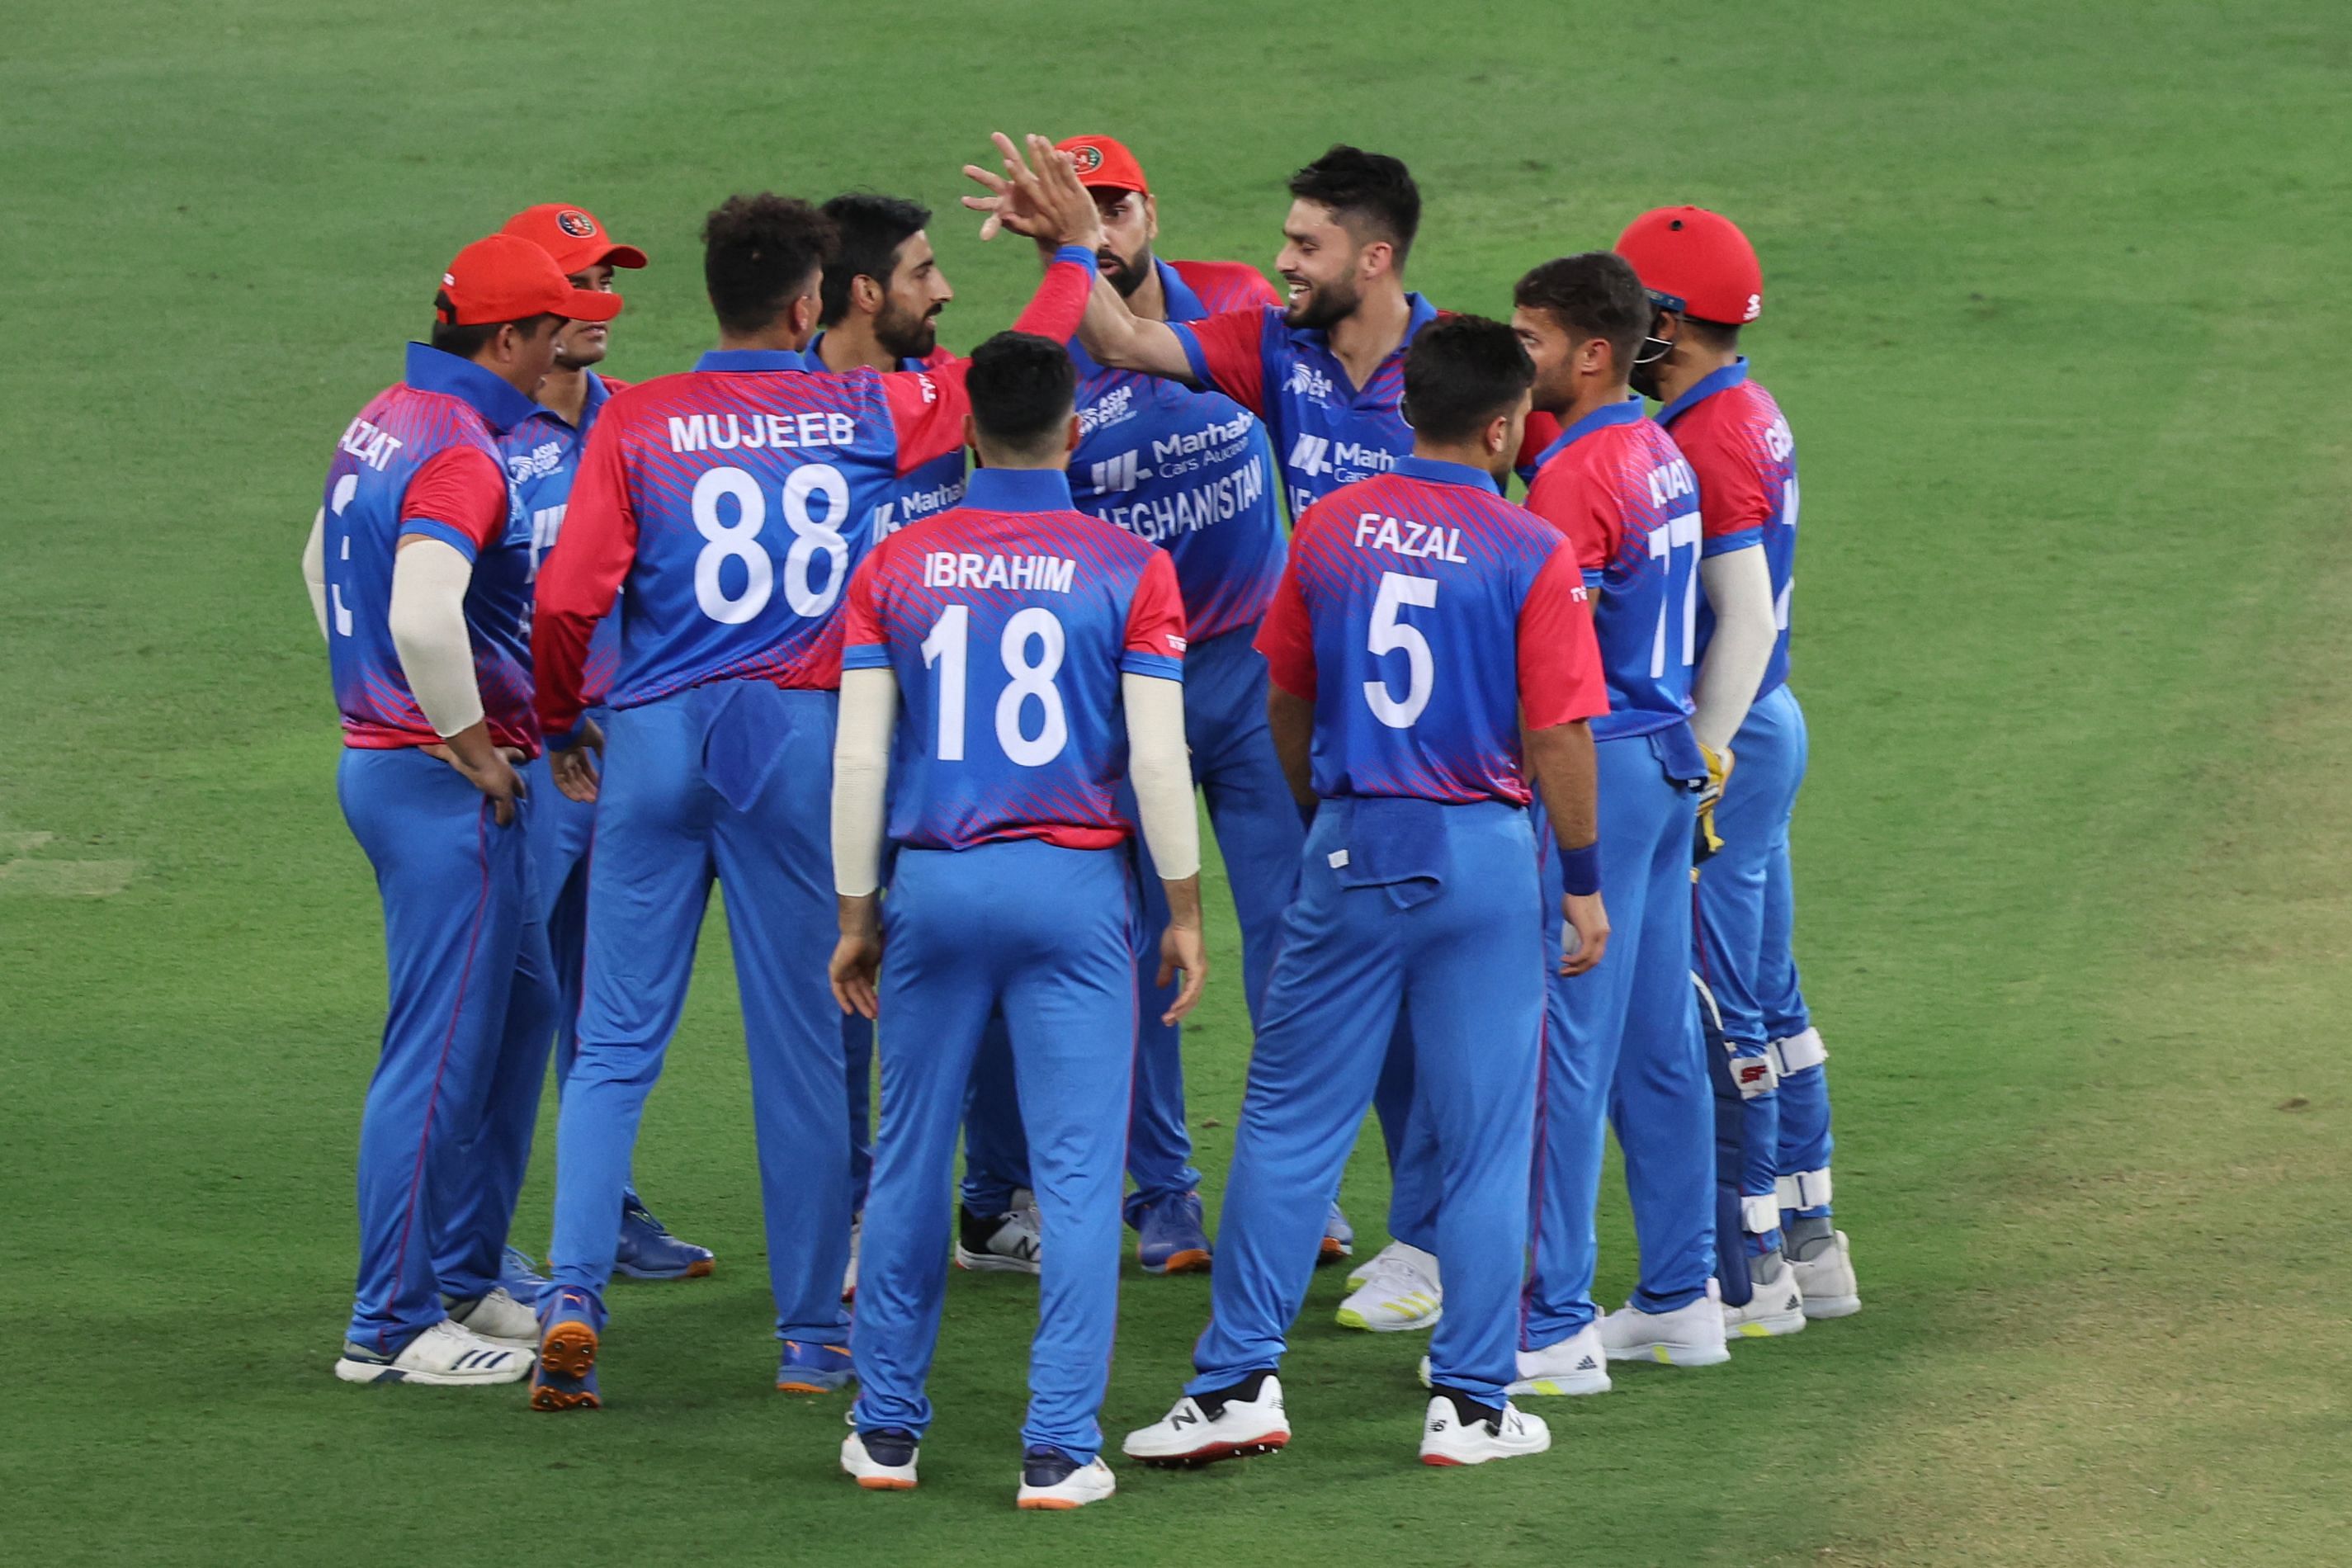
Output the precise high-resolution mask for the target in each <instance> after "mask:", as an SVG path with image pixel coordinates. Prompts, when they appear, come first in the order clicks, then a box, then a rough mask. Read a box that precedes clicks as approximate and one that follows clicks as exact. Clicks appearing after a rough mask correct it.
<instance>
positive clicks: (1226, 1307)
mask: <svg viewBox="0 0 2352 1568" xmlns="http://www.w3.org/2000/svg"><path fill="white" fill-rule="evenodd" d="M1299 864H1300V871H1299V879H1298V896H1297V900H1296V901H1295V902H1293V903H1292V905H1291V906H1290V909H1289V910H1288V911H1287V913H1286V915H1285V916H1284V918H1283V937H1282V944H1281V946H1280V948H1279V950H1278V951H1277V952H1276V957H1275V964H1274V973H1273V975H1272V977H1271V978H1270V980H1269V981H1268V983H1267V986H1266V995H1265V1010H1264V1016H1263V1020H1262V1023H1261V1026H1260V1027H1259V1030H1258V1037H1257V1047H1256V1049H1255V1051H1254V1052H1253V1053H1252V1054H1251V1057H1250V1065H1249V1080H1248V1087H1247V1089H1245V1090H1244V1095H1243V1100H1242V1112H1241V1120H1240V1123H1239V1126H1238V1128H1237V1129H1236V1131H1235V1133H1234V1159H1233V1167H1232V1170H1231V1171H1230V1173H1228V1175H1227V1177H1226V1183H1225V1197H1224V1207H1223V1213H1222V1215H1220V1217H1219V1222H1218V1233H1217V1267H1216V1268H1215V1270H1214V1272H1213V1274H1212V1276H1211V1283H1210V1300H1211V1302H1212V1307H1213V1314H1212V1317H1211V1319H1210V1322H1209V1327H1208V1329H1207V1331H1205V1332H1204V1333H1203V1334H1202V1336H1201V1339H1200V1342H1198V1343H1197V1344H1196V1345H1195V1346H1194V1347H1193V1351H1192V1365H1193V1367H1194V1369H1195V1370H1196V1372H1197V1373H1198V1375H1197V1376H1196V1377H1194V1378H1193V1380H1192V1383H1191V1384H1190V1385H1189V1387H1190V1389H1191V1391H1192V1393H1195V1394H1202V1393H1207V1392H1211V1391H1213V1390H1215V1389H1219V1388H1223V1387H1226V1386H1228V1385H1230V1384H1234V1383H1237V1382H1239V1381H1240V1380H1241V1379H1242V1378H1244V1377H1245V1376H1247V1375H1248V1374H1249V1373H1254V1372H1263V1371H1272V1370H1274V1369H1275V1368H1276V1367H1277V1366H1278V1365H1279V1363H1280V1362H1281V1360H1282V1354H1283V1351H1284V1349H1285V1347H1286V1336H1287V1334H1288V1332H1289V1329H1290V1325H1291V1323H1292V1321H1294V1320H1295V1319H1296V1318H1297V1315H1298V1310H1299V1307H1300V1305H1301V1303H1302V1302H1304V1301H1305V1300H1306V1298H1307V1283H1308V1280H1309V1279H1310V1278H1311V1276H1312V1275H1313V1272H1314V1268H1315V1258H1316V1251H1317V1243H1318V1239H1319V1238H1320V1237H1321V1236H1322V1234H1323V1219H1324V1215H1325V1212H1326V1210H1327V1209H1328V1207H1329V1206H1330V1203H1331V1200H1332V1198H1333V1197H1334V1196H1335V1195H1336V1194H1338V1192H1339V1175H1340V1173H1341V1171H1342V1170H1343V1169H1344V1168H1345V1167H1346V1164H1347V1162H1348V1153H1349V1150H1350V1149H1351V1148H1352V1147H1353V1146H1354V1144H1355V1142H1356V1134H1357V1131H1358V1130H1359V1129H1360V1127H1361V1126H1362V1124H1363V1119H1364V1112H1365V1110H1367V1109H1368V1108H1369V1107H1370V1104H1371V1102H1372V1095H1373V1089H1374V1087H1375V1085H1376V1084H1377V1083H1378V1081H1379V1079H1380V1077H1381V1070H1382V1068H1383V1066H1384V1064H1385V1062H1386V1059H1387V1058H1388V1055H1389V1047H1390V1042H1391V1038H1392V1037H1395V1038H1400V1039H1403V1040H1408V1041H1410V1043H1411V1046H1412V1050H1413V1053H1414V1058H1415V1073H1414V1078H1415V1082H1416V1093H1417V1095H1418V1098H1419V1102H1420V1106H1421V1110H1420V1111H1419V1112H1418V1114H1423V1115H1425V1116H1426V1117H1427V1119H1428V1123H1429V1126H1430V1128H1431V1130H1432V1132H1433V1137H1434V1151H1433V1156H1434V1157H1433V1162H1432V1163H1433V1167H1434V1168H1435V1170H1436V1171H1437V1173H1438V1182H1439V1184H1440V1189H1441V1196H1440V1198H1439V1201H1438V1204H1437V1211H1436V1213H1437V1217H1436V1224H1435V1227H1434V1229H1435V1237H1434V1239H1435V1241H1436V1248H1435V1250H1436V1253H1437V1257H1438V1262H1439V1267H1440V1268H1441V1269H1442V1270H1443V1271H1444V1279H1445V1315H1444V1318H1443V1319H1442V1320H1441V1321H1439V1323H1438V1326H1437V1328H1436V1330H1435V1331H1434V1332H1433V1334H1432V1336H1431V1338H1430V1344H1429V1353H1430V1362H1431V1369H1432V1370H1431V1375H1432V1377H1433V1380H1434V1381H1435V1382H1436V1383H1438V1384H1442V1385H1444V1386H1445V1387H1448V1388H1454V1389H1458V1390H1460V1391H1461V1392H1463V1393H1465V1394H1469V1395H1471V1396H1472V1397H1474V1398H1477V1399H1481V1400H1487V1401H1496V1400H1499V1399H1501V1398H1502V1394H1503V1390H1504V1388H1505V1387H1506V1386H1507V1384H1509V1383H1510V1382H1511V1380H1512V1378H1513V1377H1514V1376H1515V1375H1517V1368H1516V1365H1515V1357H1514V1353H1513V1352H1514V1350H1515V1348H1516V1343H1515V1342H1516V1330H1517V1304H1518V1296H1519V1285H1520V1279H1521V1276H1522V1260H1523V1258H1525V1256H1526V1250H1527V1236H1528V1179H1527V1177H1528V1161H1529V1159H1530V1157H1531V1154H1532V1151H1533V1142H1534V1132H1535V1100H1536V1089H1537V1069H1538V1060H1539V1057H1540V1041H1541V1035H1542V1027H1543V996H1544V984H1543V945H1542V942H1543V939H1542V931H1543V920H1542V915H1541V911H1540V910H1539V908H1538V905H1539V903H1540V899H1541V895H1540V894H1539V893H1538V866H1537V858H1536V842H1535V837H1534V834H1533V832H1532V831H1531V829H1530V826H1529V822H1528V814H1527V813H1526V812H1524V811H1522V810H1520V809H1519V808H1518V807H1517V806H1512V805H1505V804H1503V803H1501V802H1499V801H1493V802H1485V803H1481V804H1478V805H1450V806H1448V805H1435V804H1433V803H1431V802H1427V801H1415V800H1370V799H1360V800H1352V799H1339V800H1327V801H1325V802H1324V803H1323V805H1322V807H1321V809H1320V810H1319V811H1318V813H1317V815H1316V818H1315V822H1314V825H1313V826H1311V827H1310V828H1309V829H1308V830H1307V845H1306V853H1305V854H1304V855H1303V856H1302V857H1301V859H1300V862H1299ZM1400 1019H1405V1020H1409V1027H1408V1028H1406V1029H1404V1030H1402V1031H1400V1030H1399V1028H1398V1025H1399V1021H1400ZM1048 1255H1049V1256H1050V1248H1049V1249H1048Z"/></svg>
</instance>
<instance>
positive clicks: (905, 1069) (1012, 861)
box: [850, 839, 1135, 1464]
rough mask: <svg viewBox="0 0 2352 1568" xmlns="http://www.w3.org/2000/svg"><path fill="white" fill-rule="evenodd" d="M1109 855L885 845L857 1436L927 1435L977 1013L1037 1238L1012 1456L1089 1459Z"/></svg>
mask: <svg viewBox="0 0 2352 1568" xmlns="http://www.w3.org/2000/svg"><path fill="white" fill-rule="evenodd" d="M1130 865H1131V862H1130V860H1129V857H1128V855H1127V852H1126V851H1125V850H1123V849H1063V848H1057V847H1055V846H1053V845H1050V844H1046V843H1044V842H1043V841H1041V840H1036V839H1017V840H1012V841H1008V842H1002V843H992V844H982V845H978V846H976V847H972V848H970V849H962V850H941V849H903V848H902V849H901V850H900V851H899V852H898V864H897V866H896V868H894V869H893V871H892V873H891V880H890V892H889V896H888V897H887V899H885V900H883V945H882V979H881V995H880V1003H881V1005H880V1011H881V1018H880V1020H879V1033H880V1041H879V1047H880V1050H881V1055H882V1125H881V1131H880V1132H879V1134H878V1135H877V1138H876V1140H875V1148H874V1180H873V1188H872V1191H871V1192H870V1193H869V1194H867V1197H866V1244H865V1252H864V1255H863V1257H862V1258H861V1259H860V1261H859V1265H858V1282H857V1321H856V1327H855V1329H854V1330H853V1331H852V1333H851V1338H850V1350H851V1353H852V1354H853V1355H854V1356H855V1357H856V1363H857V1381H858V1385H859V1389H860V1393H859V1395H858V1399H857V1405H856V1409H855V1411H854V1412H853V1413H852V1414H853V1418H854V1419H855V1421H856V1425H857V1426H858V1428H859V1429H860V1430H861V1431H867V1432H871V1431H876V1430H878V1429H880V1428H882V1427H886V1426H898V1427H903V1428H905V1429H906V1430H908V1431H909V1432H913V1433H915V1434H917V1435H918V1436H919V1435H920V1434H921V1433H922V1432H923V1431H924V1429H925V1428H926V1427H928V1426H929V1425H930V1420H931V1402H930V1400H929V1397H928V1396H927V1395H926V1394H925V1393H924V1386H923V1385H924V1383H925V1381H926V1379H927V1378H928V1377H929V1374H930V1368H931V1356H932V1352H933V1351H934V1349H935V1348H936V1346H937V1343H938V1340H939V1331H940V1309H941V1307H942V1305H943V1304H944V1301H945V1299H946V1293H947V1268H948V1245H949V1236H950V1230H949V1219H950V1211H949V1206H948V1205H947V1203H946V1201H945V1200H946V1198H947V1196H948V1194H949V1191H950V1177H951V1175H952V1173H953V1171H954V1167H955V1145H956V1128H957V1123H958V1122H959V1121H961V1117H962V1114H963V1106H964V1086H965V1085H966V1083H968V1082H969V1081H970V1079H971V1072H972V1060H973V1058H974V1056H975V1054H976V1053H977V1052H978V1051H979V1049H980V1042H981V1036H982V1032H983V1031H984V1030H985V1029H986V1028H987V1026H988V1021H989V1017H990V1015H991V1014H992V1013H995V1012H1001V1013H1002V1015H1003V1018H1004V1020H1005V1024H1006V1033H1007V1037H1008V1042H1009V1046H1010V1049H1011V1054H1012V1068H1013V1077H1014V1078H1015V1079H1017V1080H1018V1083H1019V1099H1020V1106H1021V1116H1022V1120H1023V1121H1024V1123H1025V1125H1026V1129H1027V1134H1028V1142H1029V1147H1030V1150H1031V1157H1032V1160H1033V1161H1034V1173H1035V1176H1036V1189H1035V1190H1036V1194H1037V1210H1038V1215H1039V1218H1040V1220H1041V1221H1042V1223H1043V1226H1044V1237H1045V1245H1044V1248H1043V1257H1042V1264H1043V1272H1042V1277H1041V1278H1040V1279H1039V1281H1038V1284H1039V1290H1038V1300H1037V1335H1036V1338H1035V1339H1034V1341H1033V1342H1031V1345H1030V1352H1029V1394H1030V1397H1029V1415H1028V1419H1027V1420H1026V1421H1024V1423H1023V1424H1022V1427H1021V1436H1022V1438H1023V1440H1024V1443H1026V1444H1030V1445H1036V1446H1044V1447H1054V1448H1058V1449H1060V1450H1061V1451H1062V1452H1064V1453H1065V1454H1067V1455H1068V1456H1069V1457H1070V1458H1073V1459H1076V1460H1077V1461H1079V1462H1080V1463H1082V1464H1083V1463H1086V1462H1088V1461H1090V1460H1092V1459H1093V1458H1094V1457H1095V1455H1096V1453H1097V1451H1099V1450H1100V1448H1101V1447H1102V1426H1101V1422H1100V1419H1099V1417H1100V1413H1101V1408H1102V1398H1103V1389H1104V1387H1105V1385H1106V1384H1108V1382H1109V1379H1110V1356H1111V1341H1112V1335H1113V1331H1114V1330H1115V1329H1116V1327H1117V1322H1118V1254H1119V1184H1120V1183H1119V1173H1120V1170H1121V1168H1122V1166H1123V1165H1124V1164H1125V1163H1126V1147H1125V1146H1126V1142H1127V1138H1126V1132H1127V1113H1128V1095H1129V1075H1130V1068H1131V1063H1132V1058H1133V1056H1134V1025H1135V912H1134V909H1135V906H1134V901H1133V889H1132V883H1131V881H1130V872H1129V867H1130Z"/></svg>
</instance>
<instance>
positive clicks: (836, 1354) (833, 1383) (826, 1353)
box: [776, 1340, 857, 1394]
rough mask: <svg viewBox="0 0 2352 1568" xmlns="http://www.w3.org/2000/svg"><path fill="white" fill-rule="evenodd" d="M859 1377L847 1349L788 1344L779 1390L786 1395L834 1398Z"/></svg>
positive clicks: (778, 1368)
mask: <svg viewBox="0 0 2352 1568" xmlns="http://www.w3.org/2000/svg"><path fill="white" fill-rule="evenodd" d="M856 1377H857V1369H856V1366H855V1365H854V1364H853V1363H851V1361H850V1359H849V1347H848V1346H847V1345H820V1344H815V1343H813V1342H804V1341H801V1340H786V1341H785V1342H784V1353H783V1357H782V1360H780V1361H778V1362H777V1363H776V1387H777V1388H778V1389H779V1390H780V1391H782V1393H785V1394H832V1393H835V1392H836V1391H838V1390H840V1389H843V1388H845V1387H847V1386H848V1385H849V1384H851V1383H852V1382H854V1381H856Z"/></svg>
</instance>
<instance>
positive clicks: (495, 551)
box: [324, 343, 539, 756]
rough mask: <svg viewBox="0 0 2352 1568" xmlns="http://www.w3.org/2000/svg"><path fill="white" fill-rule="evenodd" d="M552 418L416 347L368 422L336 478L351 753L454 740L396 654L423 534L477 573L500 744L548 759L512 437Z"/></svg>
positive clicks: (333, 549)
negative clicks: (401, 595) (412, 559)
mask: <svg viewBox="0 0 2352 1568" xmlns="http://www.w3.org/2000/svg"><path fill="white" fill-rule="evenodd" d="M538 406H539V405H537V404H535V403H533V402H532V401H531V400H530V398H528V397H525V396H524V395H522V394H521V393H520V392H517V391H516V390H515V389H514V388H513V387H512V386H510V385H509V384H507V383H506V382H504V381H502V380H500V379H499V377H498V376H497V375H495V374H492V373H491V372H489V371H488V370H486V369H484V368H483V367H482V366H480V365H478V364H476V363H473V362H472V361H470V360H464V359H459V358H458V357H457V356H456V355H455V354H447V353H442V352H441V351H439V350H438V349H435V348H430V347H428V346H426V345H425V344H424V343H411V344H409V345H408V360H407V365H406V371H405V374H404V377H403V379H402V380H401V381H400V382H398V383H396V384H394V385H392V386H389V387H386V388H385V389H384V390H383V391H382V392H380V393H378V394H377V395H375V396H374V397H373V398H372V399H371V400H370V401H369V403H368V405H367V406H366V407H365V408H362V410H360V415H359V417H358V418H356V419H354V420H352V422H351V425H350V426H348V427H347V428H346V429H345V430H344V431H343V435H342V439H341V441H339V442H337V443H336V446H335V458H334V461H333V462H332V463H331V464H330V465H329V466H328V468H327V485H326V492H325V500H324V504H325V508H326V514H327V531H326V552H327V597H328V605H327V607H328V626H329V628H330V633H331V635H330V636H329V637H328V647H327V653H328V662H329V668H331V671H332V673H333V676H334V683H335V702H336V706H337V707H339V708H340V709H341V710H342V715H343V744H345V745H346V746H355V747H360V748H362V749H368V750H389V749H392V748H395V747H401V746H423V745H430V744H433V743H434V742H437V741H439V740H440V739H441V737H440V735H439V734H437V733H436V731H434V728H433V726H432V725H431V724H430V723H428V722H426V721H425V714H424V711H423V710H420V709H419V708H418V707H417V706H416V699H415V697H414V696H413V695H411V694H410V692H409V689H408V676H407V674H406V672H405V671H404V670H403V669H402V668H401V664H400V655H399V652H398V650H397V649H395V648H394V647H393V642H392V628H391V619H390V617H391V611H392V569H393V558H394V554H395V553H396V552H398V549H399V546H400V541H401V540H402V539H403V538H404V537H406V536H408V535H411V534H415V535H418V536H421V537H424V538H427V539H437V540H439V541H441V542H443V543H445V544H448V545H452V546H454V547H456V548H457V550H458V551H459V552H462V553H463V554H464V555H465V556H466V558H467V560H469V561H471V562H472V563H474V576H473V581H472V583H471V584H470V585H469V586H468V587H467V590H466V604H465V609H466V629H467V633H468V634H469V636H470V637H471V638H472V641H473V647H474V677H475V679H476V680H477V681H478V683H479V685H480V687H481V693H482V716H483V718H484V719H485V720H486V721H488V724H489V730H490V738H491V739H492V740H493V741H494V742H497V743H498V744H499V745H501V746H514V747H517V748H520V750H522V751H523V752H526V753H528V754H530V755H534V756H535V755H537V754H538V752H539V723H538V721H537V720H536V719H535V718H533V717H532V714H531V664H530V638H529V630H530V575H531V552H530V531H529V528H528V526H527V525H526V524H524V523H522V522H521V521H520V519H519V509H518V507H517V505H516V502H515V498H514V494H513V492H512V490H511V489H510V488H509V485H508V483H507V475H506V465H505V463H504V461H503V459H502V458H501V455H500V452H499V439H498V438H499V435H500V433H502V432H504V431H506V430H508V429H510V428H512V427H513V426H516V425H518V424H520V423H521V422H522V421H523V420H524V419H527V418H529V417H530V415H531V413H532V412H533V411H534V410H536V409H537V408H538Z"/></svg>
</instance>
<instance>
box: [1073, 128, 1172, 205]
mask: <svg viewBox="0 0 2352 1568" xmlns="http://www.w3.org/2000/svg"><path fill="white" fill-rule="evenodd" d="M1055 151H1056V152H1060V153H1068V154H1069V155H1070V156H1071V158H1072V159H1073V160H1075V161H1076V163H1077V165H1078V184H1082V185H1084V186H1086V188H1087V189H1088V190H1090V191H1137V192H1140V193H1141V194H1142V195H1147V196H1148V195H1150V194H1151V187H1150V185H1149V184H1145V183H1144V179H1143V165H1142V164H1140V163H1137V162H1136V161H1135V154H1134V153H1130V152H1129V151H1128V150H1127V147H1126V145H1125V144H1124V143H1122V142H1116V141H1113V140H1112V139H1111V138H1110V137H1108V136H1073V137H1071V138H1070V139H1069V140H1068V141H1067V142H1059V143H1057V144H1056V145H1055Z"/></svg>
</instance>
